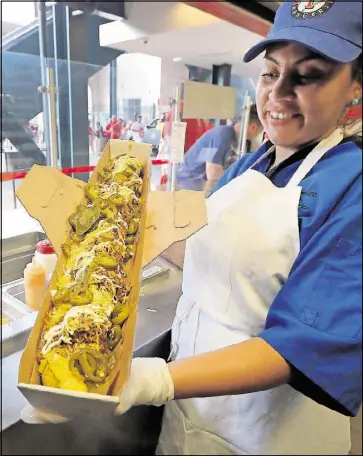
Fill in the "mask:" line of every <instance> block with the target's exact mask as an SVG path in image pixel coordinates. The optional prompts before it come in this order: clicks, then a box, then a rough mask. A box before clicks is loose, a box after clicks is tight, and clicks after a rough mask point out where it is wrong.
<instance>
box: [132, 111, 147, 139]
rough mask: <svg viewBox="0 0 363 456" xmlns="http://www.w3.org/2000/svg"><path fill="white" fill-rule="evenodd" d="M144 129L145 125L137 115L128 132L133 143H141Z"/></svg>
mask: <svg viewBox="0 0 363 456" xmlns="http://www.w3.org/2000/svg"><path fill="white" fill-rule="evenodd" d="M144 128H145V125H144V123H143V121H142V116H141V115H138V116H137V117H136V120H135V122H133V124H132V125H131V127H130V130H131V132H132V139H133V140H134V141H135V142H142V138H143V137H144Z"/></svg>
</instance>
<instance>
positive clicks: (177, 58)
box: [173, 57, 182, 62]
mask: <svg viewBox="0 0 363 456" xmlns="http://www.w3.org/2000/svg"><path fill="white" fill-rule="evenodd" d="M181 60H182V58H181V57H174V58H173V62H180V61H181Z"/></svg>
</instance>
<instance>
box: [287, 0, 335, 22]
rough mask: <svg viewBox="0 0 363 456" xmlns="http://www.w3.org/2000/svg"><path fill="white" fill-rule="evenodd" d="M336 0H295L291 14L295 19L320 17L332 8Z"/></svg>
mask: <svg viewBox="0 0 363 456" xmlns="http://www.w3.org/2000/svg"><path fill="white" fill-rule="evenodd" d="M334 1H335V0H328V1H326V2H301V1H299V0H298V1H294V2H293V4H292V7H291V14H292V15H293V16H294V18H295V19H313V18H314V17H320V16H322V15H323V14H325V13H326V12H328V11H329V10H330V8H331V7H332V6H333V5H334Z"/></svg>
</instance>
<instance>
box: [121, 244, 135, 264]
mask: <svg viewBox="0 0 363 456" xmlns="http://www.w3.org/2000/svg"><path fill="white" fill-rule="evenodd" d="M133 256H134V246H133V245H127V246H126V250H125V254H124V257H123V258H124V260H125V261H126V262H127V261H129V260H131V258H133Z"/></svg>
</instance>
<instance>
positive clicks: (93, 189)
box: [84, 184, 101, 201]
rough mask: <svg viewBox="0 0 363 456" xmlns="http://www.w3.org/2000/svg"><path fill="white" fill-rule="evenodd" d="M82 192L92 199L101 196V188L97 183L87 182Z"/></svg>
mask: <svg viewBox="0 0 363 456" xmlns="http://www.w3.org/2000/svg"><path fill="white" fill-rule="evenodd" d="M84 193H85V195H86V196H87V198H88V199H90V200H91V201H93V200H95V199H96V198H99V197H100V196H101V189H100V187H99V186H97V185H88V184H87V185H86V186H85V188H84Z"/></svg>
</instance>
